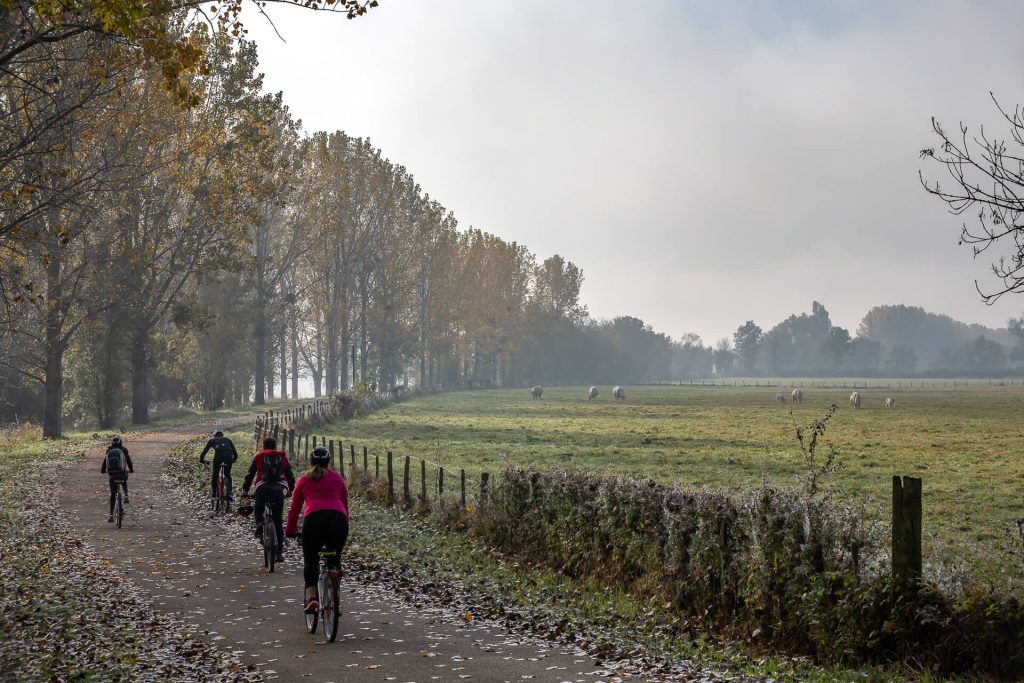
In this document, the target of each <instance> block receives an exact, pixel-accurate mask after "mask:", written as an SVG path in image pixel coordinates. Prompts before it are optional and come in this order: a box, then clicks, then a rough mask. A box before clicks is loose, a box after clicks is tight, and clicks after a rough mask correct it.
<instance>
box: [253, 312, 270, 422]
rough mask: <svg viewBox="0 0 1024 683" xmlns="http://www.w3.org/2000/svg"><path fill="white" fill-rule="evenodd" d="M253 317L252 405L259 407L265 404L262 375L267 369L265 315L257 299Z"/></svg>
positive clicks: (264, 381) (264, 380) (264, 386)
mask: <svg viewBox="0 0 1024 683" xmlns="http://www.w3.org/2000/svg"><path fill="white" fill-rule="evenodd" d="M255 316H256V320H255V322H254V323H253V332H252V333H253V337H254V339H253V341H255V342H256V397H255V399H254V400H253V403H254V404H255V405H258V406H261V405H263V404H264V403H266V402H267V400H266V394H265V393H264V391H265V388H266V384H267V382H266V376H265V375H264V372H266V369H267V314H266V312H265V310H264V307H263V303H262V302H261V301H260V300H259V299H257V300H256V311H255Z"/></svg>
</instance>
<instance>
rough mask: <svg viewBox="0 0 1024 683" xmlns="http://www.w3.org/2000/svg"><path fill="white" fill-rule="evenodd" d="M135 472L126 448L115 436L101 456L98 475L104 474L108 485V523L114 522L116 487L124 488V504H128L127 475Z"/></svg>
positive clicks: (119, 438)
mask: <svg viewBox="0 0 1024 683" xmlns="http://www.w3.org/2000/svg"><path fill="white" fill-rule="evenodd" d="M129 472H133V473H134V472H135V468H134V467H132V459H131V458H130V457H129V456H128V447H127V446H125V445H124V442H123V441H122V440H121V437H119V436H115V437H114V438H113V440H111V442H110V445H109V446H107V452H106V454H105V455H104V456H103V465H102V466H101V467H100V473H102V474H106V475H107V478H108V480H109V483H110V516H109V517H107V521H108V522H113V521H114V501H115V500H116V498H117V487H118V486H121V487H123V488H124V502H125V503H127V502H128V473H129Z"/></svg>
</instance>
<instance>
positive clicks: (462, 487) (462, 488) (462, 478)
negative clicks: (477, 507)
mask: <svg viewBox="0 0 1024 683" xmlns="http://www.w3.org/2000/svg"><path fill="white" fill-rule="evenodd" d="M459 491H460V498H459V500H460V502H461V503H462V508H463V509H465V508H466V470H459Z"/></svg>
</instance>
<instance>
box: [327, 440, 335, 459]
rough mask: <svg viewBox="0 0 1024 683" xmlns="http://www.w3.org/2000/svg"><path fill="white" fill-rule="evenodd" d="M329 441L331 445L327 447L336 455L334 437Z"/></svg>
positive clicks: (329, 451) (328, 450)
mask: <svg viewBox="0 0 1024 683" xmlns="http://www.w3.org/2000/svg"><path fill="white" fill-rule="evenodd" d="M328 443H330V445H329V446H328V447H327V452H328V453H330V454H331V455H332V456H333V455H334V439H331V440H330V441H329V442H328Z"/></svg>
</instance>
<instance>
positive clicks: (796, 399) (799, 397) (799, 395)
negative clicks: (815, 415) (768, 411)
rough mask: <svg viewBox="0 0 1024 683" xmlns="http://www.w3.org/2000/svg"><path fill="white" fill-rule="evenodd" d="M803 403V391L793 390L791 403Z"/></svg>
mask: <svg viewBox="0 0 1024 683" xmlns="http://www.w3.org/2000/svg"><path fill="white" fill-rule="evenodd" d="M803 402H804V391H803V389H794V390H793V403H803Z"/></svg>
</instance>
